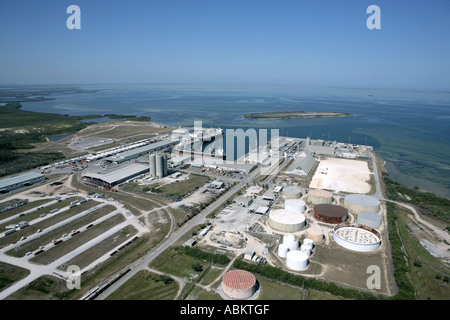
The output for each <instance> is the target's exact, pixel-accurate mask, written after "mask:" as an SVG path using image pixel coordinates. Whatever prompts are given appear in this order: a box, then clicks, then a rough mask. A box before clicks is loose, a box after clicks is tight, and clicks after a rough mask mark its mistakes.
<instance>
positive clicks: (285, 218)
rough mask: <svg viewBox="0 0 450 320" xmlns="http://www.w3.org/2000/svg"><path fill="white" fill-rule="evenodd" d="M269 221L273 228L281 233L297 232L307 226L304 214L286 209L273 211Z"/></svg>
mask: <svg viewBox="0 0 450 320" xmlns="http://www.w3.org/2000/svg"><path fill="white" fill-rule="evenodd" d="M267 221H268V224H269V226H270V227H271V228H273V229H275V230H278V231H281V232H297V231H299V230H301V229H302V228H303V227H304V226H305V224H306V218H305V216H304V215H303V214H301V213H297V212H294V211H291V210H286V209H277V210H273V211H272V212H271V213H270V214H269V219H268V220H267Z"/></svg>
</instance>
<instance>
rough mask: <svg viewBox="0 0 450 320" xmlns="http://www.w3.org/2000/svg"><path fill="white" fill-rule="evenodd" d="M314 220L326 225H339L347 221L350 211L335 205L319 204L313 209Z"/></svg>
mask: <svg viewBox="0 0 450 320" xmlns="http://www.w3.org/2000/svg"><path fill="white" fill-rule="evenodd" d="M313 212H314V218H316V219H317V220H319V221H323V222H325V223H333V224H339V223H343V222H345V221H346V220H347V217H348V211H347V209H345V208H344V207H341V206H338V205H335V204H318V205H316V206H315V207H314V209H313Z"/></svg>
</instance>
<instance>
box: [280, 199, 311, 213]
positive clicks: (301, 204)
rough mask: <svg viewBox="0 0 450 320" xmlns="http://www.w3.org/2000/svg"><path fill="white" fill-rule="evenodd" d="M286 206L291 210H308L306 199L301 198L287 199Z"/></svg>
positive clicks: (300, 211) (299, 211)
mask: <svg viewBox="0 0 450 320" xmlns="http://www.w3.org/2000/svg"><path fill="white" fill-rule="evenodd" d="M284 208H285V209H286V210H291V211H295V212H298V213H302V212H303V211H305V210H306V204H305V201H303V200H300V199H287V200H286V201H285V202H284Z"/></svg>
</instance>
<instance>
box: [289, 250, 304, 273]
mask: <svg viewBox="0 0 450 320" xmlns="http://www.w3.org/2000/svg"><path fill="white" fill-rule="evenodd" d="M286 266H287V267H288V268H289V269H292V270H296V271H302V270H305V269H306V267H307V266H308V255H307V254H306V253H304V252H301V251H299V250H293V251H289V252H288V253H287V254H286Z"/></svg>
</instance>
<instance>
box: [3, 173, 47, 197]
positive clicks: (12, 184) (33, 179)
mask: <svg viewBox="0 0 450 320" xmlns="http://www.w3.org/2000/svg"><path fill="white" fill-rule="evenodd" d="M43 180H45V175H43V174H41V173H37V172H27V173H24V174H21V175H18V176H14V177H10V178H6V179H2V180H0V193H4V192H9V191H11V190H14V189H17V188H21V187H23V186H29V185H32V184H35V183H37V182H40V181H43Z"/></svg>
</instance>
